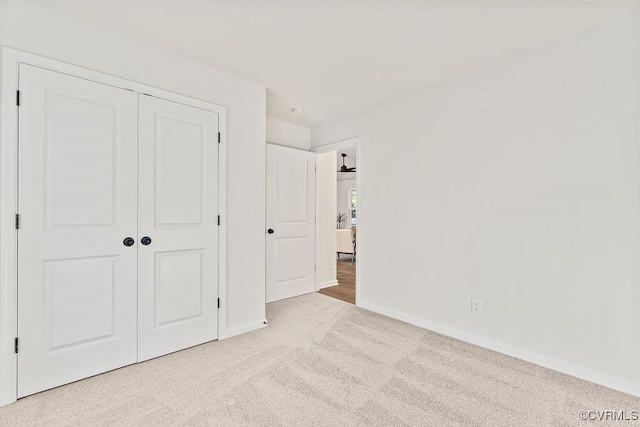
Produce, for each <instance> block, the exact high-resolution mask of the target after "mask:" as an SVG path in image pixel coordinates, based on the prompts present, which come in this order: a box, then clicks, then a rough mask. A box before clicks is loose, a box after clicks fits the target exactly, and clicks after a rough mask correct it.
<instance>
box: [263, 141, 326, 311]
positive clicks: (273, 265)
mask: <svg viewBox="0 0 640 427" xmlns="http://www.w3.org/2000/svg"><path fill="white" fill-rule="evenodd" d="M315 164H316V155H315V154H313V153H310V152H308V151H302V150H294V149H293V148H286V147H280V146H277V145H272V144H267V229H268V231H267V295H266V297H267V302H272V301H277V300H281V299H285V298H291V297H295V296H298V295H302V294H307V293H310V292H314V291H315V290H316V275H315V269H314V268H315V257H316V255H315V254H316V222H315V215H316V211H315V206H316V172H315Z"/></svg>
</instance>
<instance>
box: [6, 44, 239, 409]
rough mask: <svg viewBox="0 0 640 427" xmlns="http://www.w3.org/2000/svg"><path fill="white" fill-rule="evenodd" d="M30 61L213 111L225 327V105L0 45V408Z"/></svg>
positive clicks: (9, 393) (11, 382)
mask: <svg viewBox="0 0 640 427" xmlns="http://www.w3.org/2000/svg"><path fill="white" fill-rule="evenodd" d="M20 64H27V65H32V66H35V67H41V68H45V69H47V70H51V71H56V72H59V73H64V74H68V75H71V76H74V77H79V78H83V79H86V80H91V81H94V82H97V83H102V84H106V85H110V86H115V87H119V88H122V89H126V90H131V91H134V92H138V93H142V94H147V95H151V96H155V97H157V98H162V99H166V100H168V101H173V102H177V103H181V104H185V105H188V106H191V107H196V108H200V109H203V110H208V111H213V112H216V113H218V117H219V124H218V127H219V131H220V142H221V143H220V145H219V160H218V162H219V163H218V173H219V177H218V180H219V181H218V182H219V193H218V194H219V196H218V197H219V199H218V206H219V210H220V215H221V218H222V220H221V226H220V231H219V241H218V249H219V251H218V253H219V258H218V263H219V267H218V297H219V298H220V301H221V303H220V309H219V310H218V339H223V338H226V331H227V321H226V319H227V309H226V297H227V280H226V277H227V276H226V274H227V272H226V266H227V256H226V247H227V237H226V236H227V226H226V223H227V222H226V212H227V192H226V189H227V108H226V107H225V106H222V105H217V104H213V103H211V102H207V101H203V100H200V99H195V98H191V97H188V96H184V95H179V94H177V93H173V92H170V91H166V90H163V89H158V88H156V87H153V86H148V85H145V84H142V83H137V82H132V81H129V80H126V79H122V78H119V77H114V76H111V75H109V74H104V73H101V72H98V71H94V70H89V69H87V68H82V67H78V66H75V65H71V64H67V63H65V62H60V61H57V60H54V59H50V58H46V57H43V56H38V55H34V54H31V53H27V52H23V51H20V50H16V49H12V48H9V47H6V46H3V47H2V70H1V73H0V83H1V86H0V88H1V90H0V94H1V95H2V98H1V99H0V110H1V111H0V113H1V114H0V127H1V131H2V133H1V134H0V406H3V405H7V404H9V403H12V402H15V401H16V399H17V385H18V378H17V363H18V357H17V354H16V353H15V351H14V339H15V338H16V337H17V336H18V335H17V334H18V293H17V274H18V273H17V271H18V264H17V242H18V237H17V231H16V228H15V215H16V214H17V213H18V206H17V204H18V203H17V202H18V180H17V176H18V168H17V166H18V163H17V160H18V159H17V153H18V107H17V105H16V93H17V90H18V77H19V75H18V74H19V73H18V67H19V65H20Z"/></svg>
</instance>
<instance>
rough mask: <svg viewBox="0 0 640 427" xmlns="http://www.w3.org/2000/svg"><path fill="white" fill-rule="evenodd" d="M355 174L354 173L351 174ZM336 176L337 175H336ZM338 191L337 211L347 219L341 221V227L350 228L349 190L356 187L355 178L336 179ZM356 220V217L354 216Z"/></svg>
mask: <svg viewBox="0 0 640 427" xmlns="http://www.w3.org/2000/svg"><path fill="white" fill-rule="evenodd" d="M353 175H355V174H353ZM336 176H337V175H336ZM337 184H338V191H337V197H338V201H337V206H338V212H342V213H344V214H346V215H347V219H346V220H345V221H344V222H343V223H342V227H341V228H350V227H351V222H350V218H349V205H350V203H349V190H350V189H352V188H356V180H355V179H348V180H344V181H338V182H337ZM356 220H357V218H356Z"/></svg>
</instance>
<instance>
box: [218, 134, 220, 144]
mask: <svg viewBox="0 0 640 427" xmlns="http://www.w3.org/2000/svg"><path fill="white" fill-rule="evenodd" d="M218 144H220V132H218Z"/></svg>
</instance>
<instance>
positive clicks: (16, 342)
mask: <svg viewBox="0 0 640 427" xmlns="http://www.w3.org/2000/svg"><path fill="white" fill-rule="evenodd" d="M13 349H14V350H15V352H16V354H17V353H18V337H16V339H15V340H14V341H13Z"/></svg>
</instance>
